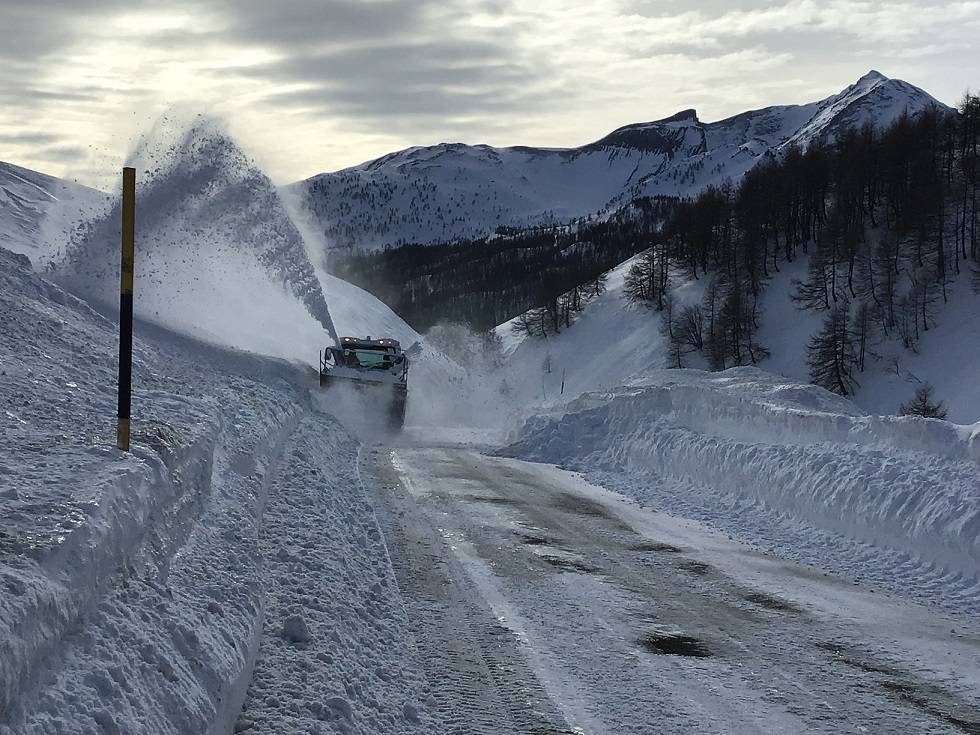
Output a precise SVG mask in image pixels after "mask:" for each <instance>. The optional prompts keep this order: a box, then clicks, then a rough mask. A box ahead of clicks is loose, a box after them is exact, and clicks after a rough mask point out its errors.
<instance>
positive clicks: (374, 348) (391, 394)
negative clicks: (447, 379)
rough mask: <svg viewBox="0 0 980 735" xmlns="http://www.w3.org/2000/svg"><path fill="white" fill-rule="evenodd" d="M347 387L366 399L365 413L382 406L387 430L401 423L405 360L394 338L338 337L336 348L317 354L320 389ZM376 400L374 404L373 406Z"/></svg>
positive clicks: (406, 371) (406, 395)
mask: <svg viewBox="0 0 980 735" xmlns="http://www.w3.org/2000/svg"><path fill="white" fill-rule="evenodd" d="M342 385H348V386H350V387H352V388H354V389H355V390H357V391H359V392H362V393H364V395H365V398H368V399H369V404H368V406H367V407H366V410H370V409H371V407H372V405H371V404H374V406H375V407H380V406H384V407H385V409H386V410H387V423H388V426H389V428H392V429H401V428H402V426H403V425H404V423H405V401H406V399H407V397H408V357H407V356H406V355H405V353H404V352H402V348H401V345H400V344H399V343H398V340H396V339H371V337H365V338H363V339H361V338H360V337H341V338H340V346H339V347H327V348H326V349H324V350H323V351H321V352H320V387H321V388H331V387H334V386H342ZM375 400H376V403H375Z"/></svg>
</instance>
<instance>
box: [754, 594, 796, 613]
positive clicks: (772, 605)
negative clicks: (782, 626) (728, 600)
mask: <svg viewBox="0 0 980 735" xmlns="http://www.w3.org/2000/svg"><path fill="white" fill-rule="evenodd" d="M742 599H743V600H745V601H746V602H751V603H752V604H753V605H758V606H759V607H764V608H766V610H775V611H777V612H794V613H798V612H802V610H800V608H799V606H798V605H795V604H793V603H792V602H790V601H789V600H784V599H782V598H781V597H776V596H775V595H767V594H766V593H765V592H748V593H746V594H744V595H742Z"/></svg>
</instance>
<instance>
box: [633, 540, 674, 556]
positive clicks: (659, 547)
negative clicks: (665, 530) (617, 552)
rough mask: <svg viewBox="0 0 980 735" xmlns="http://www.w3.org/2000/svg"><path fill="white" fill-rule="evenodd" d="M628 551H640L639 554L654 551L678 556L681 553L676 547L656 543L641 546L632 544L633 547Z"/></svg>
mask: <svg viewBox="0 0 980 735" xmlns="http://www.w3.org/2000/svg"><path fill="white" fill-rule="evenodd" d="M629 550H630V551H641V552H648V551H656V552H660V553H665V554H679V553H680V551H681V550H680V549H679V548H678V547H676V546H672V545H671V544H662V543H659V542H656V541H651V542H647V543H642V544H634V545H633V546H630V547H629Z"/></svg>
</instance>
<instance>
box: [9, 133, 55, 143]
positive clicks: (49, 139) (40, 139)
mask: <svg viewBox="0 0 980 735" xmlns="http://www.w3.org/2000/svg"><path fill="white" fill-rule="evenodd" d="M59 140H62V137H61V136H60V135H54V134H52V133H33V132H32V133H0V143H5V144H9V145H36V146H43V145H50V144H51V143H56V142H58V141H59Z"/></svg>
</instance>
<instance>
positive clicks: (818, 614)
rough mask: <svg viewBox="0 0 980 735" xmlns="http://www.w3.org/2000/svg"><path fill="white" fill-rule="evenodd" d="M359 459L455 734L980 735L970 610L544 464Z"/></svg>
mask: <svg viewBox="0 0 980 735" xmlns="http://www.w3.org/2000/svg"><path fill="white" fill-rule="evenodd" d="M361 464H362V467H361V474H362V477H363V478H364V482H365V485H366V486H367V488H368V489H369V492H373V493H375V495H376V501H377V504H378V508H377V512H378V516H379V520H380V522H381V526H382V529H383V531H384V533H385V537H386V539H387V543H388V548H389V553H390V556H391V559H392V563H393V566H394V570H395V575H396V577H397V580H398V583H399V587H400V590H401V593H402V595H403V598H404V601H405V605H406V608H407V611H408V617H409V621H410V622H409V626H410V629H411V630H412V633H413V634H414V636H415V639H416V644H417V646H418V648H419V649H420V651H422V652H423V653H424V654H425V655H424V656H423V666H424V669H425V671H424V673H425V676H426V678H427V679H428V680H429V685H430V687H431V691H432V697H431V700H430V702H428V705H429V708H430V712H432V710H434V712H432V713H433V714H435V715H436V716H437V719H438V720H439V722H438V723H436V724H438V725H440V726H441V728H442V730H443V731H445V732H453V733H467V734H475V733H484V732H485V733H678V732H705V733H708V732H710V733H800V732H827V733H895V732H915V733H963V732H967V733H976V732H980V694H978V692H980V628H978V627H975V626H973V625H972V624H970V623H968V622H966V620H965V619H964V618H953V617H946V616H945V615H943V614H942V613H940V612H936V611H934V610H931V609H927V608H925V607H921V606H917V605H914V604H911V603H907V602H903V601H898V600H896V599H894V598H891V597H888V596H886V595H884V594H881V593H876V592H873V591H870V590H865V589H860V588H857V587H855V586H854V585H853V584H850V583H848V582H845V581H842V580H840V579H837V578H834V577H829V576H827V575H825V574H823V573H821V572H819V571H817V570H814V569H813V568H809V567H804V566H800V565H797V564H794V563H788V562H786V561H783V560H779V559H776V558H774V557H769V556H766V555H763V554H761V553H759V552H757V551H753V550H751V549H749V548H747V547H745V546H742V545H739V544H737V543H734V542H732V541H730V540H728V539H727V538H726V537H724V536H722V535H720V534H718V533H717V532H714V531H710V530H708V529H706V528H705V527H703V526H701V525H700V524H697V523H694V522H691V521H685V520H681V519H677V518H674V517H671V516H667V515H664V514H660V513H655V512H652V511H649V510H645V509H642V508H640V507H639V506H637V505H635V504H633V503H630V502H627V501H625V500H624V499H623V498H622V497H621V496H618V495H615V494H613V493H610V492H608V491H605V490H603V489H601V488H598V487H595V486H593V485H590V484H588V483H587V482H585V481H584V480H582V479H581V478H580V477H579V476H577V475H573V474H571V473H567V472H564V471H562V470H558V469H555V468H553V467H551V466H548V465H538V464H529V463H526V462H521V461H517V460H513V459H505V458H494V457H487V456H484V455H482V454H479V453H477V452H475V451H472V450H468V449H465V448H457V447H451V446H441V447H431V446H430V447H422V446H417V445H416V446H404V447H395V448H379V449H376V450H375V451H373V452H370V453H365V454H364V457H363V459H362V463H361Z"/></svg>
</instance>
